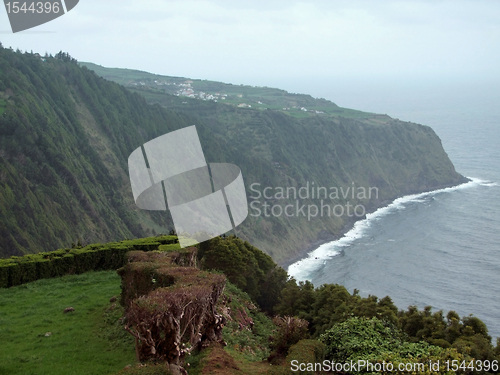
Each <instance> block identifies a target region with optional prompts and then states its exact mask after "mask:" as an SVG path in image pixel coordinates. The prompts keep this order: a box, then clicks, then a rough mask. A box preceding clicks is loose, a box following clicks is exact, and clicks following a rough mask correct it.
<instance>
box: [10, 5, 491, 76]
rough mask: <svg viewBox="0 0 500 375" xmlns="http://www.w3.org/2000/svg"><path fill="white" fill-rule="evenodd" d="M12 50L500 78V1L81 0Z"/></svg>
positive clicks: (223, 67)
mask: <svg viewBox="0 0 500 375" xmlns="http://www.w3.org/2000/svg"><path fill="white" fill-rule="evenodd" d="M0 40H1V42H2V43H3V45H4V46H5V47H9V46H11V47H13V48H14V49H16V48H19V49H21V50H23V51H24V50H33V51H36V52H40V53H45V52H49V53H52V54H55V53H56V52H58V51H59V50H63V51H65V52H69V53H70V55H72V56H73V57H75V58H76V59H78V60H80V61H91V62H94V63H97V64H100V65H104V66H109V67H124V68H134V69H140V70H145V71H149V72H154V73H160V74H165V75H173V76H184V77H190V78H201V79H211V80H219V81H224V82H231V83H237V84H239V83H245V84H252V85H268V86H273V85H276V84H277V83H278V82H284V81H287V80H288V81H290V80H294V79H296V80H297V82H299V81H304V80H309V79H310V80H312V81H318V80H321V79H327V80H329V79H336V78H340V77H342V79H351V78H353V79H354V78H356V79H358V80H359V79H364V77H367V78H369V77H372V78H373V77H392V78H396V79H406V80H412V79H413V80H421V79H436V78H437V77H440V78H443V77H444V78H447V79H450V78H451V79H456V78H460V79H462V78H466V79H472V80H474V79H484V78H488V79H489V78H495V79H499V78H500V1H496V0H474V1H472V0H471V1H460V0H453V1H440V0H427V1H426V0H421V1H416V0H415V1H413V0H410V1H389V0H377V1H373V0H365V1H356V0H349V1H336V0H324V1H321V0H314V1H293V0H267V1H263V0H262V1H261V0H207V1H194V0H178V1H176V0H151V1H135V0H80V3H79V4H78V5H77V6H76V7H75V8H74V9H73V10H72V11H71V12H69V13H68V14H66V15H64V16H62V17H60V18H58V19H56V20H54V21H52V22H50V23H47V24H44V25H41V26H38V27H36V28H34V29H31V30H29V31H25V32H20V33H16V34H12V32H11V31H10V26H9V23H8V18H7V12H6V10H5V9H4V8H1V9H0Z"/></svg>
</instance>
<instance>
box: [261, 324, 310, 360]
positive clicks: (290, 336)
mask: <svg viewBox="0 0 500 375" xmlns="http://www.w3.org/2000/svg"><path fill="white" fill-rule="evenodd" d="M273 323H274V324H275V325H276V327H277V329H276V332H275V334H274V337H273V340H272V343H271V350H272V351H273V352H272V353H271V355H270V356H269V360H270V361H271V362H273V361H274V360H275V358H280V357H285V356H286V355H287V353H288V349H289V348H290V347H291V346H292V345H294V344H296V343H298V342H299V341H300V340H302V339H305V338H308V337H309V332H308V330H307V326H308V325H309V323H308V322H307V321H305V320H303V319H300V318H297V317H292V316H285V317H280V316H276V317H275V318H274V319H273Z"/></svg>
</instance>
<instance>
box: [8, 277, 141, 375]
mask: <svg viewBox="0 0 500 375" xmlns="http://www.w3.org/2000/svg"><path fill="white" fill-rule="evenodd" d="M119 294H120V277H119V276H118V275H117V274H116V272H115V271H104V272H90V273H86V274H83V275H70V276H65V277H61V278H56V279H45V280H39V281H36V282H33V283H29V284H25V285H21V286H18V287H12V288H9V289H0V340H1V342H2V344H1V347H2V350H0V373H1V374H4V375H14V374H19V375H21V374H22V375H27V374H37V375H43V374H46V375H59V374H61V375H62V374H64V375H67V374H74V375H77V374H82V375H83V374H85V375H89V374H103V375H104V374H114V373H116V372H118V371H119V370H121V369H122V368H123V367H124V366H126V365H128V364H133V363H134V362H135V352H134V340H133V337H132V336H131V335H129V334H127V333H126V332H125V331H124V330H123V327H122V324H121V322H119V321H118V319H120V318H121V317H122V314H123V309H122V308H121V307H120V306H119V305H118V304H117V303H110V302H109V300H110V298H111V297H113V296H119ZM67 307H73V308H74V309H75V311H74V312H70V313H66V314H65V313H63V310H64V309H65V308H67Z"/></svg>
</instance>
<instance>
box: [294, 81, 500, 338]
mask: <svg viewBox="0 0 500 375" xmlns="http://www.w3.org/2000/svg"><path fill="white" fill-rule="evenodd" d="M299 90H300V91H301V92H308V93H311V94H313V95H314V96H320V97H325V98H327V99H330V100H332V101H334V102H335V103H337V104H338V105H340V106H342V107H348V108H355V109H360V110H365V111H370V112H375V113H386V114H388V115H390V116H391V117H393V118H399V119H400V120H404V121H411V122H416V123H420V124H424V125H429V126H430V127H432V128H433V129H434V131H435V132H436V133H437V134H438V136H439V137H440V138H441V140H442V143H443V147H444V149H445V151H446V152H447V153H448V155H449V157H450V159H451V161H452V162H453V164H454V165H455V168H456V170H457V171H458V172H459V173H461V174H462V175H464V176H466V177H469V178H470V179H471V180H472V181H471V182H469V183H466V184H463V185H460V186H457V187H453V188H447V189H441V190H437V191H434V192H429V193H424V194H417V195H412V196H407V197H402V198H400V199H397V200H396V201H395V202H393V203H392V204H390V205H389V206H387V207H384V208H381V209H379V210H378V211H376V212H375V213H373V214H370V215H367V218H366V219H365V220H362V221H359V222H357V223H356V224H355V226H354V228H353V229H352V230H351V231H350V232H348V233H347V234H346V235H345V236H344V237H343V238H341V239H340V240H338V241H334V242H330V243H327V244H323V245H321V246H320V247H319V248H317V249H316V250H314V251H313V252H312V253H310V255H309V257H308V258H305V259H303V260H301V261H299V262H297V263H294V264H292V265H291V266H290V267H289V269H288V272H289V274H290V275H292V276H294V277H295V278H296V279H297V280H306V279H307V280H310V281H311V282H312V283H313V284H314V285H315V286H320V285H322V284H324V283H337V284H341V285H344V286H345V287H346V288H347V289H348V290H349V291H350V292H351V293H352V292H353V290H354V289H358V290H359V291H360V294H361V295H362V296H367V295H369V294H371V295H376V296H378V297H379V298H382V297H384V296H386V295H388V296H390V297H391V298H392V300H393V301H394V303H395V304H396V306H398V308H401V309H406V308H407V307H408V306H410V305H416V306H418V307H419V308H420V309H422V308H424V307H425V306H428V305H429V306H432V307H433V311H437V310H443V311H444V313H445V314H446V313H447V312H448V311H449V310H454V311H456V312H457V313H459V314H460V315H461V316H466V315H469V314H472V315H474V316H477V317H478V318H480V319H481V320H483V321H484V322H485V323H486V325H487V326H488V330H489V334H490V335H491V336H492V337H493V340H494V341H493V342H495V340H496V338H497V337H500V106H499V105H498V103H500V90H499V85H498V84H496V83H491V82H480V83H478V82H472V81H471V82H465V83H450V84H446V83H439V84H438V83H428V84H426V83H422V82H417V83H414V84H411V83H407V84H405V83H401V82H393V83H392V84H387V83H385V84H384V83H383V82H379V84H377V83H376V82H371V83H370V84H363V82H361V81H360V82H357V84H350V83H349V82H341V83H340V84H339V83H338V82H335V81H331V82H325V83H323V84H318V85H315V86H314V90H311V89H309V90H308V89H307V88H304V87H301V88H298V89H296V90H295V91H299ZM316 258H317V259H316Z"/></svg>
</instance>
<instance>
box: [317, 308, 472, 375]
mask: <svg viewBox="0 0 500 375" xmlns="http://www.w3.org/2000/svg"><path fill="white" fill-rule="evenodd" d="M402 338H403V335H402V332H401V331H400V330H399V329H397V328H396V327H395V326H393V325H392V324H388V323H385V322H382V321H381V320H379V319H377V318H372V319H367V318H362V317H353V318H350V319H348V320H346V321H345V322H343V323H339V324H336V325H335V326H334V327H333V328H332V329H330V330H328V331H327V332H325V333H324V334H323V335H321V337H320V340H321V341H322V342H323V343H324V344H325V346H326V353H325V354H326V358H327V359H328V360H329V361H333V362H335V363H339V364H344V363H351V361H352V363H355V364H357V367H355V368H354V369H352V368H350V370H351V371H350V372H351V373H353V374H367V373H368V374H429V373H430V372H431V371H432V373H434V374H447V375H451V374H454V373H456V372H453V371H449V369H448V368H447V367H446V365H445V362H446V361H447V360H449V361H450V363H451V361H452V360H458V361H459V363H460V362H462V361H464V360H466V361H470V360H471V358H470V357H468V356H466V355H463V354H461V353H458V352H457V351H456V350H455V349H444V348H440V347H437V346H433V345H429V344H428V343H426V342H423V341H422V342H405V341H404V340H403V339H402ZM438 361H439V364H438V368H436V369H433V368H432V369H431V368H429V366H430V363H434V364H436V363H438ZM400 366H401V367H400Z"/></svg>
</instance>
